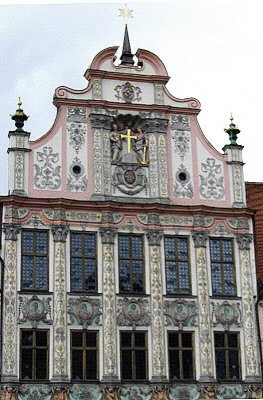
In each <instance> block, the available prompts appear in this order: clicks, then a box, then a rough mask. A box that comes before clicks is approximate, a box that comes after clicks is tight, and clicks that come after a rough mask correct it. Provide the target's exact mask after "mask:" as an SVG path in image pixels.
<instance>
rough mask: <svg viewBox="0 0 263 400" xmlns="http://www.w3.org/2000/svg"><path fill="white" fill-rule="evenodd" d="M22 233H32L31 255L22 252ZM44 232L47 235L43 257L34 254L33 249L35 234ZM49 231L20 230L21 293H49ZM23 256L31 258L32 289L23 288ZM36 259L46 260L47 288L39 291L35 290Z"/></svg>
mask: <svg viewBox="0 0 263 400" xmlns="http://www.w3.org/2000/svg"><path fill="white" fill-rule="evenodd" d="M24 232H32V233H33V234H34V235H33V246H34V249H33V252H32V253H24V252H23V235H24ZM43 232H45V233H46V235H47V252H46V254H45V255H41V254H40V255H39V254H38V253H36V251H35V247H36V234H37V233H43ZM49 236H50V234H49V230H47V229H22V231H21V291H23V292H48V291H49V257H50V248H49V245H50V239H49ZM24 256H28V257H33V287H32V288H24V286H23V271H24V268H25V267H24V266H23V257H24ZM36 257H43V258H44V257H45V258H46V260H47V267H46V279H47V286H46V288H45V289H41V288H40V289H39V288H36V283H35V282H36Z"/></svg>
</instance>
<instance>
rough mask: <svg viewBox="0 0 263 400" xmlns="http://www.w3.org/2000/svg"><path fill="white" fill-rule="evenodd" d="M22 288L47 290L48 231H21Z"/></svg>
mask: <svg viewBox="0 0 263 400" xmlns="http://www.w3.org/2000/svg"><path fill="white" fill-rule="evenodd" d="M21 250H22V256H21V261H22V290H48V232H47V231H29V230H28V231H27V230H24V231H22V243H21Z"/></svg>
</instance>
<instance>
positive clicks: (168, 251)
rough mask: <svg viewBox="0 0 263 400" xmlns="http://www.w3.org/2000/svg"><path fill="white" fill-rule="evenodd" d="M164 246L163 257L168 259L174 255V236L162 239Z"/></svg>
mask: <svg viewBox="0 0 263 400" xmlns="http://www.w3.org/2000/svg"><path fill="white" fill-rule="evenodd" d="M164 247H165V258H167V259H170V258H175V257H176V253H175V238H169V237H166V238H165V241H164Z"/></svg>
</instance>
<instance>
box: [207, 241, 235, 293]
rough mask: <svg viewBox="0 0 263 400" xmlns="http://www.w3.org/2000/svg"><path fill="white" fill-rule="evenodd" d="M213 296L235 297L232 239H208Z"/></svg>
mask: <svg viewBox="0 0 263 400" xmlns="http://www.w3.org/2000/svg"><path fill="white" fill-rule="evenodd" d="M210 257H211V270H212V286H213V295H215V296H222V295H223V296H235V295H236V284H235V267H234V250H233V241H232V239H210Z"/></svg>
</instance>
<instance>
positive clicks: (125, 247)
mask: <svg viewBox="0 0 263 400" xmlns="http://www.w3.org/2000/svg"><path fill="white" fill-rule="evenodd" d="M119 255H120V257H125V258H129V257H130V241H129V236H119Z"/></svg>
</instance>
